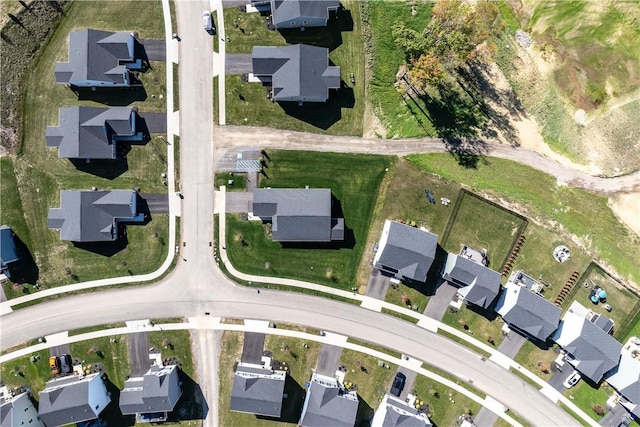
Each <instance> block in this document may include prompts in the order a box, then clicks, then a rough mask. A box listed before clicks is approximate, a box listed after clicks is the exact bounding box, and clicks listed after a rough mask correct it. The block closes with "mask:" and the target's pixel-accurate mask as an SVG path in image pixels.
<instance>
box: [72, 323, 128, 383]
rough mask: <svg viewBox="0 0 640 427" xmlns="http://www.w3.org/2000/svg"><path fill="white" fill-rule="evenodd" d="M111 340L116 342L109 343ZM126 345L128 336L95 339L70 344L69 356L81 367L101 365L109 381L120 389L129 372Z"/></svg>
mask: <svg viewBox="0 0 640 427" xmlns="http://www.w3.org/2000/svg"><path fill="white" fill-rule="evenodd" d="M111 338H115V339H116V342H115V343H112V342H110V339H111ZM128 343H129V336H128V335H121V336H114V337H104V338H95V339H92V340H90V341H80V342H76V343H72V344H71V353H70V354H71V357H73V358H74V359H78V360H80V361H82V364H83V366H86V365H94V364H96V363H101V364H102V365H103V366H104V372H106V373H107V375H108V376H109V381H111V382H112V383H113V384H115V385H116V386H117V387H118V388H119V389H122V388H124V382H125V379H126V377H127V375H129V372H130V371H129V347H128Z"/></svg>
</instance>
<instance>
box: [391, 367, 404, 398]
mask: <svg viewBox="0 0 640 427" xmlns="http://www.w3.org/2000/svg"><path fill="white" fill-rule="evenodd" d="M406 380H407V377H405V376H404V374H403V373H402V372H398V373H397V374H396V377H395V378H394V379H393V384H392V385H391V392H390V393H391V394H393V395H394V396H396V397H400V393H402V389H403V388H404V382H405V381H406Z"/></svg>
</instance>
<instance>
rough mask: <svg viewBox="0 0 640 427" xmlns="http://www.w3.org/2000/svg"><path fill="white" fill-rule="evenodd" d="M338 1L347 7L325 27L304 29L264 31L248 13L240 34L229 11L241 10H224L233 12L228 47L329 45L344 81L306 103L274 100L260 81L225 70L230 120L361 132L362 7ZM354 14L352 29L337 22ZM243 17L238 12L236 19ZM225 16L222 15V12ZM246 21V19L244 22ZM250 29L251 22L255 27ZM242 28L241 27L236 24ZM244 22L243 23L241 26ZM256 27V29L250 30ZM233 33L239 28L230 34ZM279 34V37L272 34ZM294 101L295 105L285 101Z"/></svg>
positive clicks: (352, 1)
mask: <svg viewBox="0 0 640 427" xmlns="http://www.w3.org/2000/svg"><path fill="white" fill-rule="evenodd" d="M342 5H343V6H344V7H345V8H347V9H348V12H345V13H344V14H343V15H341V16H340V17H339V18H338V19H337V20H332V21H330V22H331V23H332V24H331V25H330V26H329V27H328V28H326V29H324V28H322V29H314V28H309V29H307V30H305V31H304V32H300V31H297V30H296V31H293V30H287V31H285V32H283V33H282V34H281V33H279V32H269V31H267V30H266V29H264V32H266V38H265V37H264V36H265V34H263V31H261V30H260V25H262V24H261V23H260V22H258V21H257V19H259V17H257V18H256V17H254V16H248V15H256V14H246V16H244V17H242V19H245V20H247V23H246V25H247V27H248V28H245V33H246V34H245V35H241V33H240V30H239V29H235V27H233V16H236V14H238V13H239V12H237V11H235V10H227V11H225V14H230V15H232V17H231V18H232V19H231V20H225V22H226V25H227V28H229V30H230V34H233V35H230V37H231V40H232V42H231V44H230V46H232V47H231V49H236V48H237V49H238V51H242V52H250V51H251V46H253V44H257V45H284V44H285V43H286V42H288V43H290V44H296V43H307V44H309V43H311V44H317V45H322V46H324V47H329V49H330V54H329V59H330V60H331V62H333V64H335V65H338V66H340V74H341V78H342V81H343V82H344V85H343V87H342V88H341V89H340V90H338V91H331V94H330V97H329V99H328V100H327V102H326V103H306V104H304V105H303V106H301V107H300V106H298V105H297V104H296V103H286V104H278V103H274V102H270V101H269V100H268V99H267V96H266V91H265V89H264V88H263V87H262V86H261V85H260V84H259V83H244V82H243V81H242V80H241V78H240V76H238V75H235V76H227V78H226V94H227V95H226V99H227V104H226V115H227V116H226V117H227V123H228V124H236V125H249V126H268V127H274V128H279V129H290V130H297V131H307V132H317V133H328V134H334V135H362V120H363V114H364V84H363V82H364V55H363V46H364V42H363V38H362V23H361V19H360V9H359V7H358V2H357V1H356V0H347V1H343V2H342ZM348 15H350V16H351V18H350V19H352V20H353V29H352V30H346V29H345V28H343V27H341V25H343V24H344V23H346V22H349V17H348ZM240 18H241V17H239V15H238V17H237V19H238V20H239V19H240ZM225 19H226V18H225ZM243 25H244V24H243ZM254 26H255V30H251V29H250V28H254ZM239 28H240V27H239ZM243 28H244V27H243ZM251 31H254V34H249V32H251ZM234 33H237V34H234ZM236 37H238V38H239V40H242V41H241V42H240V43H237V45H238V47H236V45H234V43H233V40H235V38H236ZM278 37H279V38H280V39H279V40H277V41H273V39H277V38H278ZM351 73H353V74H354V77H355V81H356V84H352V83H351V82H350V79H349V75H350V74H351ZM288 104H295V105H288Z"/></svg>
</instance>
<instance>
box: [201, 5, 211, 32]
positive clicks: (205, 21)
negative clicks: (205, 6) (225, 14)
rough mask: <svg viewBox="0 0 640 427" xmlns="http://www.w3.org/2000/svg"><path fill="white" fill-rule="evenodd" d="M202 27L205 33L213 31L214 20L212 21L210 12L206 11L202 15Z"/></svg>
mask: <svg viewBox="0 0 640 427" xmlns="http://www.w3.org/2000/svg"><path fill="white" fill-rule="evenodd" d="M202 25H203V26H204V30H205V31H207V32H209V31H213V20H212V19H211V12H209V11H208V10H205V11H204V12H203V13H202Z"/></svg>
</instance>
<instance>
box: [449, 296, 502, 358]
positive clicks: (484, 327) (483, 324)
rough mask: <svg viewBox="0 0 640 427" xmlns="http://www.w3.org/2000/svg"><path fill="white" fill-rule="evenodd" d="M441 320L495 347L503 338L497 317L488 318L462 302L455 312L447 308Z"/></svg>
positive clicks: (500, 323) (500, 324)
mask: <svg viewBox="0 0 640 427" xmlns="http://www.w3.org/2000/svg"><path fill="white" fill-rule="evenodd" d="M461 320H462V321H464V325H466V327H464V326H463V324H462V323H461V322H460V321H461ZM442 322H443V323H445V324H447V325H449V326H452V327H454V328H456V329H459V330H460V331H465V332H467V333H468V334H469V335H471V336H473V337H474V338H475V339H477V340H478V341H480V342H483V343H485V344H487V345H489V346H493V347H495V348H498V347H499V346H500V343H501V342H502V340H503V339H504V336H503V335H502V331H501V329H502V326H503V325H504V323H503V322H501V321H500V320H498V318H496V319H494V320H489V319H487V318H486V317H484V316H483V315H482V314H478V313H476V312H474V311H473V310H470V309H469V308H468V307H467V306H466V304H462V306H461V307H460V309H459V310H458V311H457V312H453V311H451V310H447V311H446V312H445V314H444V316H443V317H442ZM490 340H491V341H492V342H493V343H492V342H491V341H490ZM456 341H457V340H456Z"/></svg>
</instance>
